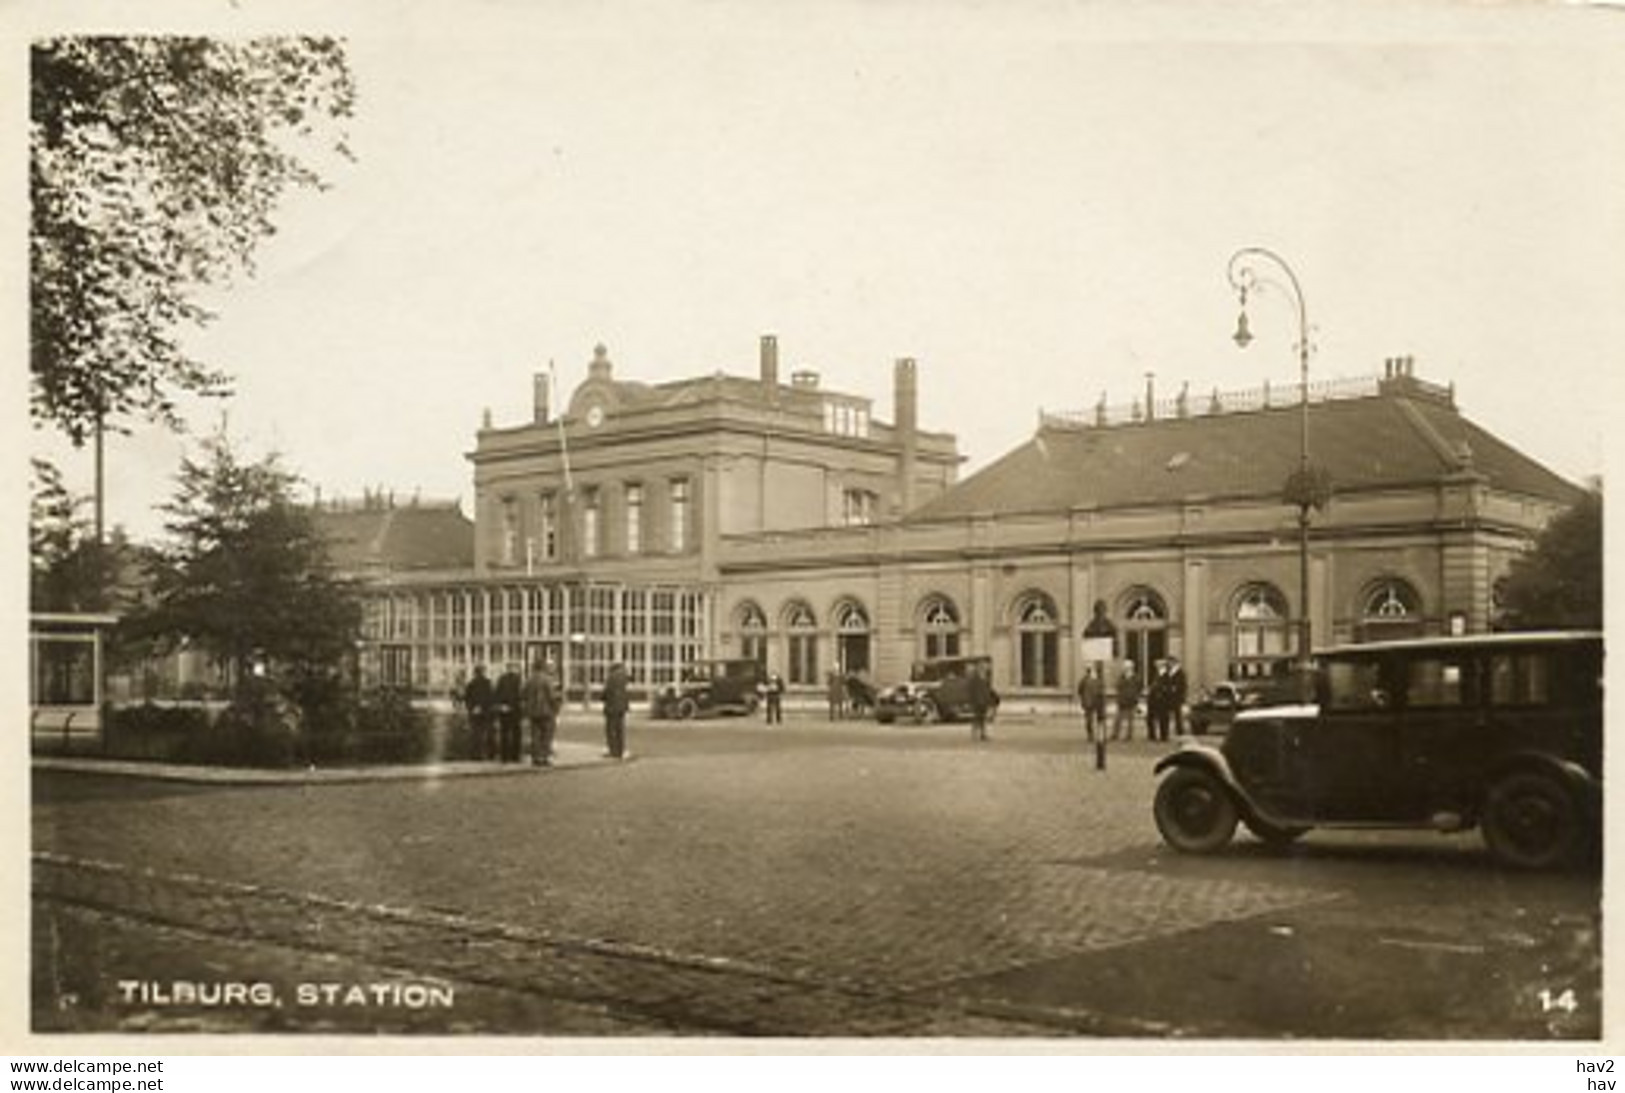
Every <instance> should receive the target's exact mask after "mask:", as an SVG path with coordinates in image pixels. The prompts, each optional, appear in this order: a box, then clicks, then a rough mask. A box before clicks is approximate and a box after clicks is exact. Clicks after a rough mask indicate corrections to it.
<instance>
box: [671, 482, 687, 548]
mask: <svg viewBox="0 0 1625 1093" xmlns="http://www.w3.org/2000/svg"><path fill="white" fill-rule="evenodd" d="M688 505H689V500H688V479H686V478H673V479H672V480H671V540H670V542H669V544H668V545H669V547H670V549H671V552H672V553H673V554H681V553H683V552H684V551H686V550H687V549H688Z"/></svg>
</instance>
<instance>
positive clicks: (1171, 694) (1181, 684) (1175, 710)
mask: <svg viewBox="0 0 1625 1093" xmlns="http://www.w3.org/2000/svg"><path fill="white" fill-rule="evenodd" d="M1188 697H1190V680H1189V679H1187V678H1186V676H1185V668H1184V666H1183V665H1181V664H1180V663H1179V658H1178V657H1169V658H1168V712H1169V713H1170V714H1172V715H1173V719H1174V732H1175V733H1177V734H1178V735H1180V736H1184V735H1185V700H1186V699H1187V698H1188ZM1163 739H1165V740H1166V739H1167V736H1166V735H1164V737H1163Z"/></svg>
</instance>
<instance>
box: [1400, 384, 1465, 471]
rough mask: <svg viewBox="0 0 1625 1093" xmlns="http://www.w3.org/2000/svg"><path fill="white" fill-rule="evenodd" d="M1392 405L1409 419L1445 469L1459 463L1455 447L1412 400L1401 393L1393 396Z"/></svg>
mask: <svg viewBox="0 0 1625 1093" xmlns="http://www.w3.org/2000/svg"><path fill="white" fill-rule="evenodd" d="M1394 405H1396V406H1398V407H1399V411H1400V413H1402V414H1404V415H1405V420H1407V421H1409V422H1410V423H1411V425H1412V426H1413V427H1414V428H1415V429H1416V431H1417V432H1418V433H1420V434H1421V436H1422V439H1423V440H1425V441H1427V445H1428V447H1430V448H1432V449H1433V453H1434V454H1435V455H1437V456H1438V457H1439V461H1440V462H1441V463H1443V464H1444V467H1445V469H1446V470H1449V469H1452V468H1454V467H1456V466H1457V465H1458V464H1459V463H1460V459H1459V457H1458V455H1457V453H1456V449H1455V448H1454V447H1453V446H1452V445H1451V443H1450V442H1449V441H1448V440H1446V439H1445V438H1444V437H1443V436H1441V435H1440V433H1439V430H1438V429H1436V428H1434V427H1433V422H1431V421H1429V420H1428V419H1427V415H1426V414H1424V413H1422V411H1421V410H1420V409H1418V408H1417V406H1416V404H1415V403H1414V402H1412V401H1411V400H1410V399H1408V398H1405V397H1403V396H1401V395H1396V396H1394Z"/></svg>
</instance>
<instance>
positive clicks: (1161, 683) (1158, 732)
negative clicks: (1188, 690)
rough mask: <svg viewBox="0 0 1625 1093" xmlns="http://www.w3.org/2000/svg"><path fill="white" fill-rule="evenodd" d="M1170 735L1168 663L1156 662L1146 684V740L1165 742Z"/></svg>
mask: <svg viewBox="0 0 1625 1093" xmlns="http://www.w3.org/2000/svg"><path fill="white" fill-rule="evenodd" d="M1167 734H1168V663H1167V661H1162V660H1159V661H1156V662H1155V663H1154V664H1153V665H1152V667H1151V678H1149V679H1147V680H1146V683H1145V738H1146V739H1147V740H1151V741H1157V740H1164V739H1166V738H1167Z"/></svg>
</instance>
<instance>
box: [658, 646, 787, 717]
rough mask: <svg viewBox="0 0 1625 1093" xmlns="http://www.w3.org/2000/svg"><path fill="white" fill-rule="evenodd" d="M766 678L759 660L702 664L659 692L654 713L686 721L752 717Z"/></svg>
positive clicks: (698, 664)
mask: <svg viewBox="0 0 1625 1093" xmlns="http://www.w3.org/2000/svg"><path fill="white" fill-rule="evenodd" d="M765 678H766V676H765V673H764V672H763V671H762V665H761V663H760V662H759V661H755V660H750V659H745V658H740V659H734V660H702V661H698V662H696V663H694V664H691V665H689V666H688V667H687V668H684V669H683V672H682V677H681V678H680V679H679V680H678V681H677V682H676V683H674V684H668V685H667V686H665V687H661V688H660V689H659V690H657V691H656V692H655V695H654V704H653V713H654V716H656V717H675V718H678V719H680V720H683V721H687V720H689V719H690V718H694V717H710V716H712V715H713V714H719V713H733V714H752V713H755V712H756V705H757V703H758V702H759V701H760V697H759V690H760V688H761V685H762V682H763V681H764V679H765Z"/></svg>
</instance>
